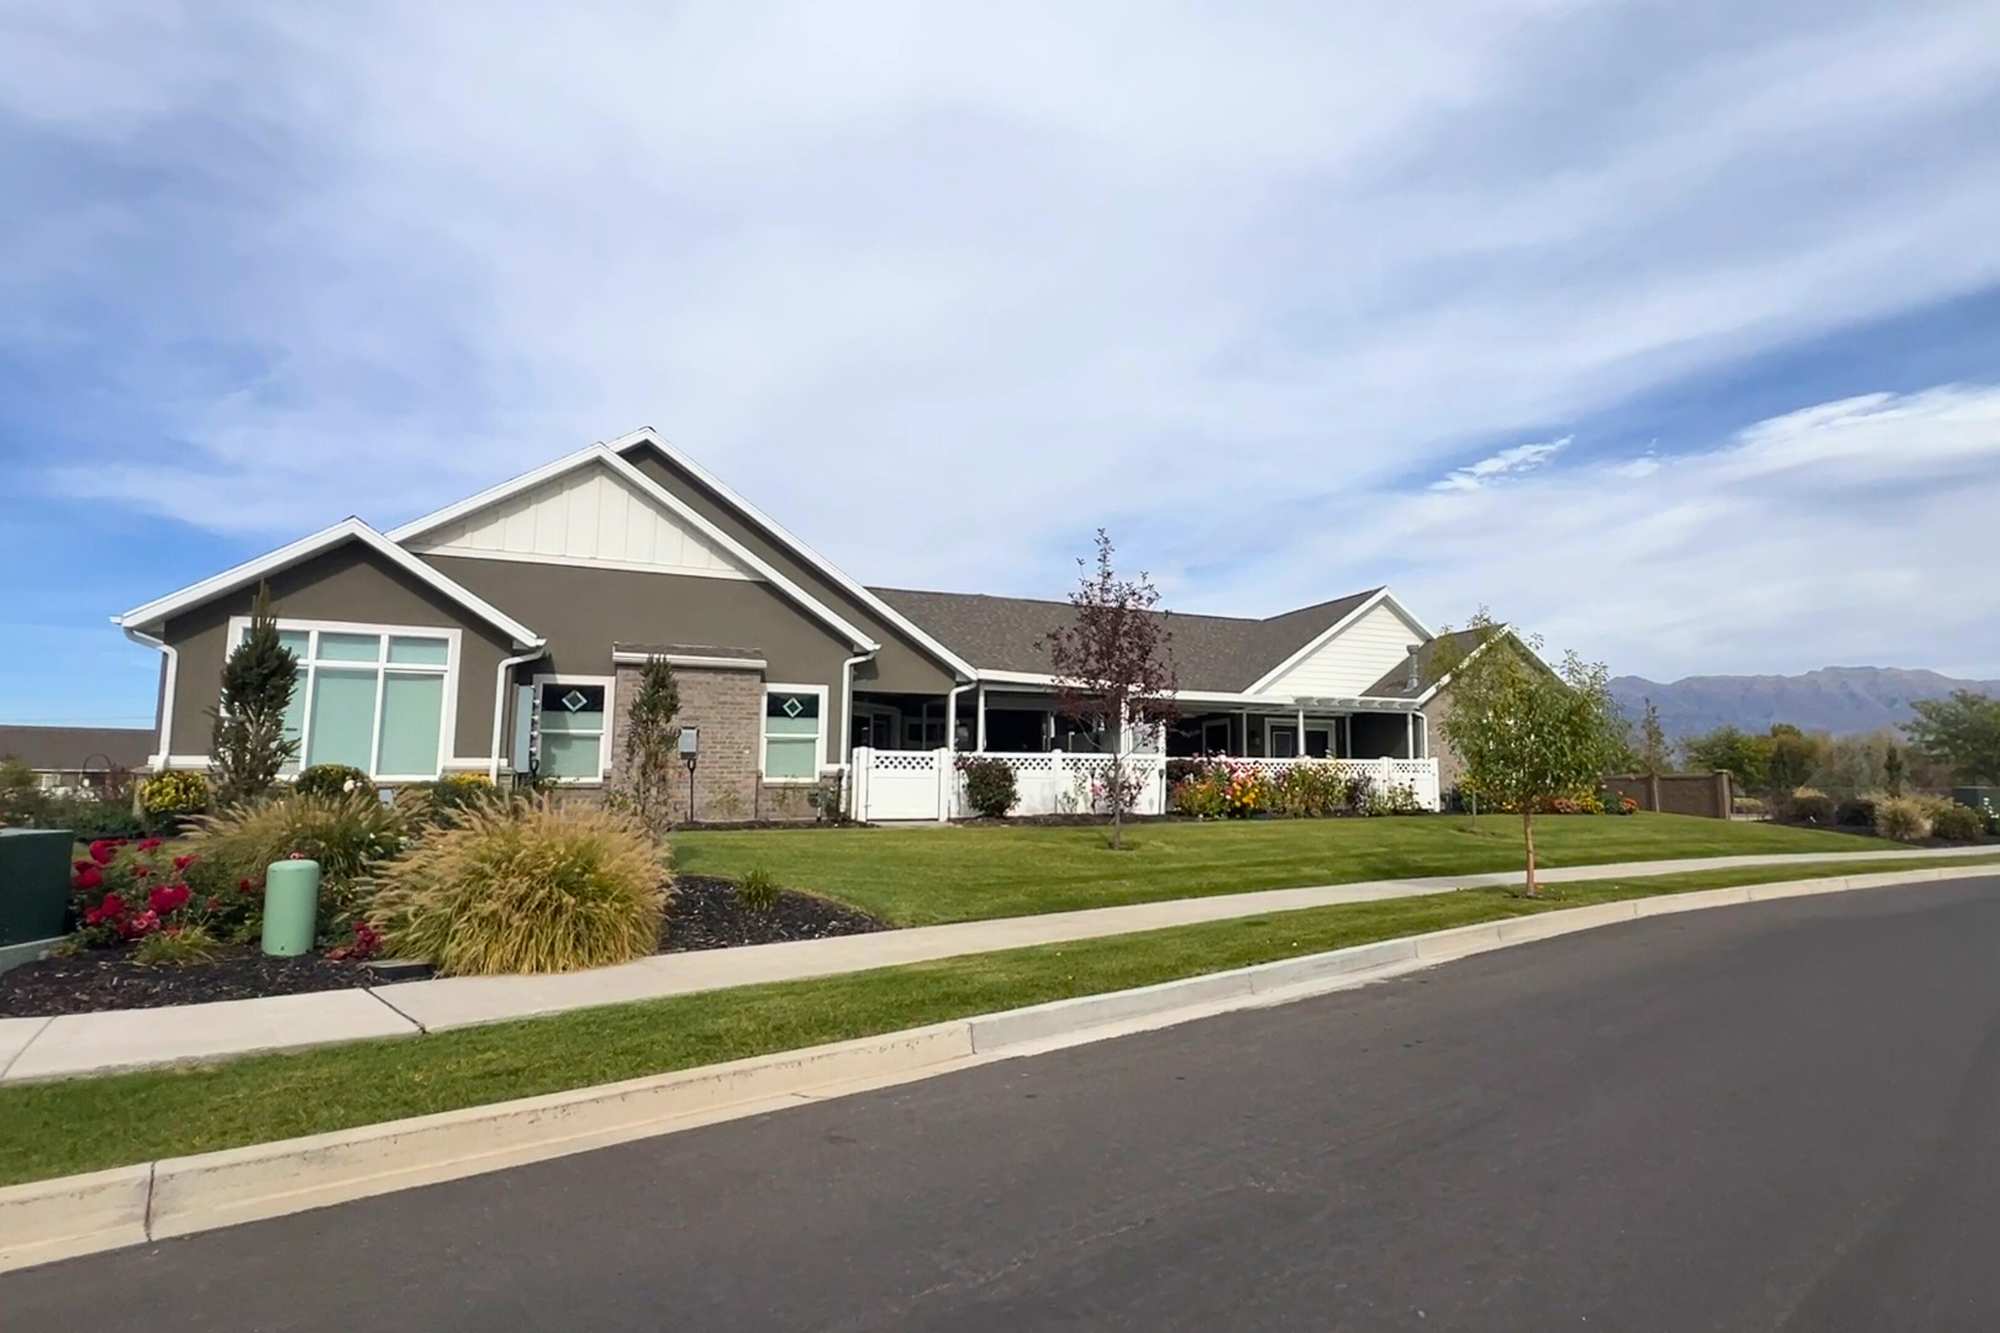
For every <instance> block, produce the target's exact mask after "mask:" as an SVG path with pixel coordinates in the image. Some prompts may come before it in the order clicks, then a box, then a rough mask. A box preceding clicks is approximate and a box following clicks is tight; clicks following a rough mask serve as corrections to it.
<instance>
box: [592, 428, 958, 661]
mask: <svg viewBox="0 0 2000 1333" xmlns="http://www.w3.org/2000/svg"><path fill="white" fill-rule="evenodd" d="M606 447H608V448H610V449H614V450H616V451H618V453H619V454H620V455H621V456H622V455H623V454H624V453H625V452H626V451H628V450H632V449H651V450H652V451H653V452H655V453H657V454H658V455H660V457H662V458H664V459H666V460H667V461H668V462H669V463H671V464H673V465H674V466H675V467H678V468H680V469H681V470H682V471H683V472H685V473H687V474H688V475H689V476H691V477H693V478H694V479H695V480H696V481H698V482H700V483H701V484H702V485H703V486H704V487H706V488H707V489H708V490H709V491H710V492H711V493H712V494H713V495H714V496H715V497H716V499H718V500H720V501H722V503H724V504H725V505H728V506H729V507H730V508H731V509H734V510H735V511H736V512H737V513H738V514H739V515H741V516H742V517H743V519H744V521H745V522H747V523H749V524H750V525H751V526H752V527H757V528H762V529H763V530H764V532H765V534H766V535H768V536H769V537H770V538H771V540H772V541H774V542H776V543H777V544H778V545H779V546H782V547H784V548H785V549H786V550H788V551H790V552H791V553H792V554H793V555H794V556H795V557H797V558H798V559H799V560H800V561H802V562H804V563H805V564H808V565H810V566H812V567H813V568H814V569H817V570H818V571H819V572H820V573H821V574H822V575H823V576H824V577H825V578H826V580H827V582H829V583H831V584H833V586H834V587H836V588H839V589H840V590H841V591H842V592H844V593H846V594H847V595H848V596H850V597H852V598H853V599H854V600H855V601H857V602H859V603H861V604H862V605H863V606H865V607H867V608H868V609H869V610H870V611H873V612H874V613H875V614H876V615H878V616H880V617H881V618H882V619H883V620H884V621H885V622H887V623H888V624H891V625H894V626H895V627H896V628H897V629H899V630H901V631H902V632H903V633H904V634H906V635H908V636H909V637H910V638H911V639H912V640H914V641H915V642H916V643H918V644H919V645H921V646H922V647H923V648H924V649H925V650H926V651H928V652H929V653H931V654H932V655H933V656H935V657H936V658H937V659H938V660H939V661H941V662H943V663H944V664H945V665H946V666H949V667H950V668H951V669H952V670H953V671H955V672H957V673H958V674H959V675H960V676H962V677H964V678H965V679H967V680H970V679H971V678H972V677H973V676H974V675H976V674H977V672H975V671H974V669H973V666H972V663H971V662H969V661H967V660H966V659H965V658H964V657H963V656H962V655H960V654H959V653H957V652H954V651H953V650H952V648H951V647H950V646H949V645H947V644H945V643H943V642H940V641H939V640H938V639H937V638H936V637H935V636H934V635H933V634H932V633H931V632H929V631H927V630H926V629H925V628H924V627H923V626H922V625H919V624H917V623H916V622H914V621H912V620H911V619H909V617H907V616H906V615H904V614H903V612H902V611H900V610H898V609H897V608H896V606H895V605H894V604H893V603H891V602H888V601H885V600H884V599H883V598H882V597H881V596H880V595H879V593H880V589H876V588H865V587H863V586H862V585H861V584H860V583H858V582H856V581H855V580H854V579H853V578H851V577H849V576H848V574H847V573H846V572H845V571H844V570H842V569H841V568H840V567H839V566H838V565H836V564H834V563H833V562H832V561H831V560H828V559H827V558H826V557H825V556H823V555H821V554H820V553H819V552H818V551H815V550H813V548H812V547H810V546H808V545H806V544H805V543H804V542H803V541H800V540H799V539H798V538H797V537H795V536H793V535H792V534H791V533H790V532H788V531H787V530H786V529H785V528H784V526H783V525H782V524H780V523H779V522H778V521H777V520H776V519H774V518H772V517H771V516H770V515H768V514H766V513H765V512H764V511H763V510H761V509H759V508H758V507H757V506H756V505H753V504H751V503H750V502H749V501H748V500H746V499H744V498H743V497H742V496H740V495H738V494H737V493H736V492H735V491H733V490H731V489H729V487H728V486H727V485H725V484H724V483H723V482H722V480H721V479H720V478H718V477H717V476H716V475H715V474H714V473H712V472H710V471H709V470H708V469H707V468H705V467H703V466H702V465H701V464H700V463H697V462H696V461H695V460H694V459H692V458H690V457H688V455H687V454H685V453H683V452H682V451H681V450H680V449H678V448H676V447H674V445H673V444H671V443H670V442H668V441H667V440H665V439H662V438H661V437H660V434H659V432H657V431H655V430H654V429H653V428H652V427H651V426H641V427H640V428H639V429H638V430H635V431H632V432H630V433H628V434H625V435H620V436H619V437H618V438H617V439H615V440H610V441H608V442H607V444H606ZM873 646H875V647H879V646H880V645H873Z"/></svg>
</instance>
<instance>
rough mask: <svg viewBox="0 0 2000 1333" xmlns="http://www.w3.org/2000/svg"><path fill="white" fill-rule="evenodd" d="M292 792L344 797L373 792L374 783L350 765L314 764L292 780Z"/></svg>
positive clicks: (306, 794) (302, 794)
mask: <svg viewBox="0 0 2000 1333" xmlns="http://www.w3.org/2000/svg"><path fill="white" fill-rule="evenodd" d="M437 785H441V784H437ZM292 790H293V791H295V792H297V793H298V794H299V795H301V796H345V795H347V794H348V793H350V792H357V791H373V790H375V782H374V779H372V778H370V777H369V776H368V775H367V774H366V773H363V772H362V771H361V770H360V769H358V768H355V767H354V766H353V765H351V764H314V765H313V766H312V767H311V768H308V769H307V770H306V771H305V772H303V773H301V774H299V775H298V777H297V778H295V779H294V780H293V782H292Z"/></svg>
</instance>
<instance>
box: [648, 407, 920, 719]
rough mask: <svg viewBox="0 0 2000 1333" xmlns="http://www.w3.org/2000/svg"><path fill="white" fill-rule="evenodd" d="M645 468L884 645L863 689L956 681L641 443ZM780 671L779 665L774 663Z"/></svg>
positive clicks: (902, 689) (898, 689)
mask: <svg viewBox="0 0 2000 1333" xmlns="http://www.w3.org/2000/svg"><path fill="white" fill-rule="evenodd" d="M626 457H627V458H628V459H630V460H631V462H632V463H633V465H634V466H636V467H637V468H638V469H639V470H640V471H641V472H643V473H645V474H646V475H647V476H648V477H650V478H652V479H653V480H654V481H656V482H658V483H659V484H660V485H662V486H664V487H665V488H666V489H668V490H669V491H672V492H673V493H674V494H675V495H676V496H678V497H679V498H680V499H682V500H684V501H686V502H687V503H688V504H689V505H690V506H691V507H692V508H693V509H694V510H695V511H696V512H697V513H699V514H701V515H702V517H704V518H706V519H708V520H709V521H710V522H712V523H714V524H715V525H716V526H717V527H719V528H721V529H722V530H723V531H724V532H727V533H728V534H729V535H730V536H731V537H734V538H735V539H736V540H737V541H739V542H741V543H743V545H745V546H747V547H749V548H750V549H751V550H752V551H755V552H756V553H757V555H758V556H759V558H761V559H763V560H765V561H767V562H768V563H770V564H771V565H772V566H773V567H774V568H776V569H777V570H778V571H779V572H781V573H782V574H784V576H785V577H786V578H788V579H790V580H792V582H794V583H796V584H797V585H798V586H799V587H801V588H803V589H805V590H806V591H807V592H809V593H811V594H812V595H813V596H814V597H816V598H818V599H819V600H820V601H821V602H823V603H825V604H826V605H827V606H829V607H831V608H833V610H835V611H836V612H838V613H839V614H840V615H841V616H842V617H844V618H845V619H846V620H847V621H848V622H849V623H850V624H853V625H855V626H857V627H858V628H860V629H861V630H863V631H864V632H865V633H866V634H867V635H868V637H869V638H871V639H874V640H875V641H876V642H877V643H879V644H881V645H882V651H881V653H880V654H879V655H878V656H877V657H876V659H875V661H874V662H872V663H869V664H867V665H866V666H864V667H862V668H860V669H858V670H857V672H856V680H857V681H858V682H860V686H859V687H860V688H864V689H869V690H877V691H883V692H889V693H898V694H942V693H944V692H945V691H947V690H949V689H950V688H951V687H952V684H953V676H952V672H951V669H950V668H949V667H946V666H944V665H943V664H941V663H939V662H938V661H937V660H936V659H935V658H934V657H932V656H931V654H930V653H929V652H928V651H927V650H926V649H924V648H922V647H920V646H919V645H917V644H916V643H915V642H914V641H913V640H911V639H910V638H909V637H908V636H907V635H906V634H904V632H903V631H902V630H900V629H897V628H896V627H895V626H894V625H891V624H890V623H889V622H887V621H886V620H883V619H882V618H881V617H880V616H879V615H877V614H876V613H875V612H874V611H872V610H870V609H869V608H868V607H867V606H866V605H864V604H863V603H862V602H860V601H859V600H857V599H856V598H854V597H852V596H850V595H849V594H848V593H846V592H844V591H843V590H842V589H840V588H839V587H837V586H835V585H834V584H833V583H832V582H830V581H829V580H828V579H827V578H826V577H825V576H824V575H822V574H821V573H820V572H819V571H818V570H817V569H815V568H814V567H812V566H810V565H807V564H806V563H805V562H803V561H801V560H799V559H797V558H796V557H794V556H793V555H792V554H791V552H790V551H789V550H788V549H786V548H785V547H782V546H780V545H778V544H777V543H776V542H773V541H772V540H770V539H769V538H768V537H766V536H765V535H764V532H763V530H762V529H761V528H757V527H753V526H752V525H750V524H748V523H746V522H744V521H743V519H741V518H740V517H738V515H737V513H736V511H735V510H734V509H731V508H730V507H728V506H727V505H724V504H723V503H722V502H721V500H719V499H718V498H717V497H716V496H715V494H714V493H713V492H711V491H710V490H709V489H708V488H707V487H705V486H703V485H702V484H701V483H700V482H699V481H697V480H696V479H695V478H693V477H691V476H688V475H687V474H685V473H683V472H681V471H680V470H679V469H678V468H675V467H673V466H672V465H671V464H669V463H668V462H667V461H666V460H665V459H664V458H662V457H661V456H660V454H659V453H657V452H656V451H654V450H653V449H651V448H646V447H640V448H635V449H633V450H631V451H630V452H628V453H627V454H626ZM771 669H772V671H773V672H776V670H777V664H776V663H775V662H774V663H773V664H772V668H771Z"/></svg>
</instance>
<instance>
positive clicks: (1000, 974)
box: [0, 858, 2000, 1185]
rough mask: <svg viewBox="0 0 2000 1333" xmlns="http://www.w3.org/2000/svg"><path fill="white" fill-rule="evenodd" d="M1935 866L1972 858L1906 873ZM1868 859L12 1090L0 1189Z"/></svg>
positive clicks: (1324, 910)
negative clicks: (1427, 933)
mask: <svg viewBox="0 0 2000 1333" xmlns="http://www.w3.org/2000/svg"><path fill="white" fill-rule="evenodd" d="M1993 859H1995V860H2000V858H1993ZM1934 864H1946V865H1963V864H1965V863H1964V862H1963V861H1956V860H1954V861H1921V862H1911V863H1908V865H1907V868H1911V869H1915V868H1918V867H1919V866H1922V865H1934ZM1872 868H1873V867H1871V866H1870V865H1869V864H1868V863H1867V862H1866V860H1865V859H1864V860H1853V859H1850V860H1846V861H1829V862H1820V863H1813V864H1811V865H1807V866H1783V867H1756V868H1750V869H1740V870H1734V871H1714V872H1707V873H1701V872H1696V873H1689V874H1680V875H1666V876H1659V877H1656V878H1652V879H1642V878H1635V879H1626V880H1594V881H1590V882H1587V883H1576V884H1568V885H1561V886H1551V889H1550V891H1549V896H1548V897H1547V898H1544V899H1541V900H1529V899H1524V898H1518V897H1514V896H1512V895H1510V894H1509V893H1508V892H1506V891H1504V890H1500V889H1469V890H1465V891H1463V892H1460V893H1451V894H1435V895H1429V896H1425V897H1412V898H1399V899H1391V900H1387V901H1383V902H1374V903H1354V904H1348V905H1343V906H1339V907H1320V908H1311V909H1308V910H1305V911H1298V912H1282V913H1272V914H1269V915H1266V916H1260V917H1246V918H1242V919H1239V920H1234V921H1219V922H1213V923H1210V924H1205V925H1199V926H1182V927H1178V928H1175V929H1172V930H1160V931H1151V932H1147V933H1145V934H1137V935H1120V936H1114V937H1111V938H1108V939H1099V940H1086V941H1082V942H1079V943H1073V944H1061V945H1045V946H1042V947H1038V948H1031V949H1015V950H1010V951H1008V952H1005V953H995V954H982V955H975V956H972V957H966V958H951V959H944V960H942V961H939V962H934V963H917V964H913V965H909V966H905V967H895V968H883V969H880V970H877V971H873V972H857V973H852V974H850V975H847V976H840V977H828V978H824V979H820V980H814V981H796V982H785V983H782V984H775V985H765V986H744V987H739V988H737V989H733V990H724V991H711V992H707V993H705V994H700V995H689V996H680V997H676V998H673V999H667V1000H650V1001H645V1002H641V1003H637V1004H624V1005H613V1006H607V1007H604V1008H599V1009H584V1010H578V1011H576V1012H573V1013H568V1014H560V1015H556V1016H553V1017H549V1018H537V1019H527V1020H523V1021H520V1022H515V1023H505V1024H498V1025H495V1026H493V1027H484V1028H470V1029H464V1030H460V1031H454V1032H441V1033H434V1034H431V1035H428V1036H423V1037H415V1038H405V1039H398V1040H385V1041H375V1042H359V1043H354V1044H352V1045H347V1046H335V1047H320V1048H317V1049H314V1050H308V1051H300V1052H297V1053H294V1054H288V1055H265V1056H251V1057H247V1058H244V1059H240V1060H235V1061H232V1062H229V1063H226V1064H219V1065H209V1066H202V1067H196V1068H187V1069H170V1070H155V1071H150V1072H137V1073H127V1074H109V1075H104V1076H101V1077H98V1078H89V1079H75V1080H70V1081H66V1082H59V1083H43V1084H27V1085H24V1086H19V1087H11V1088H0V1185H7V1184H12V1183H15V1182H18V1181H23V1180H36V1179H41V1178H44V1177H48V1176H57V1175H67V1174H70V1173H73V1172H79V1171H94V1170H100V1169H102V1168H105V1167H112V1166H120V1165H124V1164H127V1163H131V1162H143V1161H149V1160H152V1159H155V1158H160V1157H168V1156H178V1155H181V1154H186V1153H199V1152H209V1151H213V1150H216V1149H221V1148H231V1147H238V1146H241V1145H244V1144H250V1143H262V1142H267V1141H270V1140H273V1139H283V1138H292V1137H295V1136H298V1135H303V1134H317V1133H322V1132H325V1131H329V1130H336V1129H345V1128H348V1127H350V1126H354V1125H365V1124H372V1123H375V1122H378V1121H383V1120H394V1119H399V1118H401V1117H404V1116H413V1115H424V1114H428V1113H430V1112H434V1111H449V1110H455V1109H457V1108H459V1107H465V1106H477V1105H481V1104H483V1103H488V1102H497V1101H506V1100H510V1099H512V1098H516V1097H530V1096H535V1095H537V1094H541V1093H548V1092H559V1091H562V1090H564V1089H568V1088H582V1087H589V1086H591V1085H593V1084H600V1083H611V1082H616V1081H618V1080H620V1079H627V1078H636V1077H639V1076H641V1075H645V1074H656V1073H664V1072H667V1071H670V1070H675V1069H687V1068H692V1067H694V1066H697V1065H705V1064H713V1063H716V1062H718V1061H723V1060H734V1059H740V1058H743V1057H745V1056H752V1055H761V1054H764V1053H767V1052H771V1051H781V1050H790V1049H796V1048H798V1047H802V1046H812V1045H817V1044H819V1043H822V1042H829V1041H840V1040H843V1039H847V1038H852V1037H862V1036H868V1035H870V1034H873V1033H879V1032H892V1031H895V1030H897V1029H899V1028H909V1027H918V1026H921V1025H923V1024H926V1023H935V1022H942V1021H944V1020H946V1019H951V1018H963V1017H968V1016H970V1015H973V1014H980V1013H988V1012H992V1011H994V1010H1000V1009H1009V1008H1015V1007H1018V1006H1021V1005H1029V1004H1039V1003H1041V1002H1043V1001H1047V1000H1059V999H1067V998H1069V997H1072V996H1077V995H1089V994H1094V993H1097V992H1102V991H1111V990H1122V989H1124V988H1127V987H1131V986H1144V985H1150V984H1152V983H1154V982H1160V981H1169V980H1172V979H1174V978H1177V977H1188V976H1197V975H1200V974H1202V973H1205V972H1216V971H1222V970H1224V969H1227V968H1232V967H1244V966H1247V965H1249V964H1252V963H1261V962H1270V961H1273V960H1276V959H1280V958H1288V957H1294V956H1298V955H1302V954H1309V953H1318V952H1322V951H1325V950H1328V949H1338V948H1343V947H1345V946H1348V945H1354V944H1365V943H1368V942H1370V941H1373V940H1381V939H1392V938H1395V937H1397V936H1402V935H1412V934H1417V933H1419V932H1423V931H1430V930H1442V929H1446V928H1448V927H1452V926H1463V925H1471V924H1474V923H1477V922H1481V921H1491V920H1495V919H1498V918H1501V917H1510V916H1523V915H1527V914H1530V913H1535V912H1548V911H1558V910H1561V909H1563V908H1569V907H1581V906H1587V905H1589V904H1591V903H1600V902H1609V901H1612V900H1614V899H1621V898H1637V897H1646V896H1649V895H1653V894H1660V893H1676V892H1684V891H1687V890H1691V889H1699V888H1714V887H1719V886H1723V885H1729V884H1750V883H1763V882H1769V881H1772V880H1779V879H1796V878H1806V877H1809V876H1811V875H1835V874H1852V873H1855V872H1856V871H1866V870H1869V869H1872Z"/></svg>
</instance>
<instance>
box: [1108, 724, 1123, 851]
mask: <svg viewBox="0 0 2000 1333" xmlns="http://www.w3.org/2000/svg"><path fill="white" fill-rule="evenodd" d="M1120 739H1121V740H1122V739H1123V737H1120ZM1124 818H1125V760H1124V756H1123V755H1121V754H1119V753H1118V751H1117V749H1116V748H1115V747H1114V748H1113V749H1112V751H1111V850H1112V851H1114V852H1115V851H1119V850H1121V849H1120V846H1119V840H1120V838H1121V836H1122V835H1123V833H1124V831H1125V830H1124Z"/></svg>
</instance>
